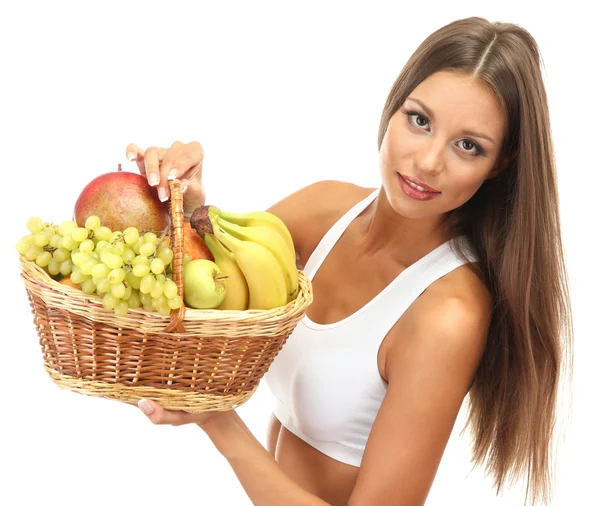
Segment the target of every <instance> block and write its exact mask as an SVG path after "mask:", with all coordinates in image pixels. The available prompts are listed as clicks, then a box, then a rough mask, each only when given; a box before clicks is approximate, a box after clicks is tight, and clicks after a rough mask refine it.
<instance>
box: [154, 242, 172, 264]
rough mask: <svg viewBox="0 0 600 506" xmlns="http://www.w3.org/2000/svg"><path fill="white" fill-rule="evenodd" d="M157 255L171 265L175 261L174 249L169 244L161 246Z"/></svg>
mask: <svg viewBox="0 0 600 506" xmlns="http://www.w3.org/2000/svg"><path fill="white" fill-rule="evenodd" d="M156 256H157V257H158V258H160V259H161V260H162V261H163V263H164V264H165V265H169V264H170V263H171V262H172V261H173V250H172V249H171V248H169V247H168V246H161V247H160V248H158V253H157V254H156Z"/></svg>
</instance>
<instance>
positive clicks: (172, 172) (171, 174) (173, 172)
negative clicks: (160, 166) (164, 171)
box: [168, 169, 177, 180]
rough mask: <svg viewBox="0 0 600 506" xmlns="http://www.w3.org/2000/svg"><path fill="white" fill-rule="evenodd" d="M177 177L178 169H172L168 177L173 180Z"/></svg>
mask: <svg viewBox="0 0 600 506" xmlns="http://www.w3.org/2000/svg"><path fill="white" fill-rule="evenodd" d="M176 177H177V169H171V172H169V176H168V179H169V180H173V179H175V178H176Z"/></svg>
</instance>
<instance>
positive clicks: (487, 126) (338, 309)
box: [127, 18, 572, 506]
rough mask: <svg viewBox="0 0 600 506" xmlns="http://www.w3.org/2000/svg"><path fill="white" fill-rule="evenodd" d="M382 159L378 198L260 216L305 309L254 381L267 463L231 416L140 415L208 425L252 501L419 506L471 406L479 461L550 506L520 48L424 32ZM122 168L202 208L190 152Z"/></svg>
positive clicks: (551, 322)
mask: <svg viewBox="0 0 600 506" xmlns="http://www.w3.org/2000/svg"><path fill="white" fill-rule="evenodd" d="M378 146H379V153H380V173H381V186H380V188H363V187H360V186H356V185H354V184H351V183H348V182H340V181H322V182H318V183H314V184H312V185H309V186H308V187H306V188H303V189H301V190H299V191H297V192H296V193H294V194H292V195H290V196H288V197H287V198H285V199H283V200H282V201H281V202H279V203H277V204H276V205H274V206H273V207H272V208H271V209H269V211H270V212H272V213H274V214H276V215H278V216H279V217H280V218H282V219H283V221H284V222H285V223H286V225H287V226H288V228H289V229H290V232H291V234H292V236H293V238H294V243H295V246H296V250H297V253H298V257H299V265H300V266H301V267H302V268H303V269H304V270H305V272H306V273H307V275H308V276H309V278H310V279H312V282H313V289H314V302H313V304H312V305H311V306H310V308H309V309H308V313H307V315H306V317H305V318H304V319H303V320H302V321H301V322H300V323H299V324H298V326H297V327H296V329H295V330H294V332H293V333H292V335H291V336H290V337H289V340H288V342H287V343H286V345H285V346H284V348H283V349H282V350H281V352H280V354H279V355H278V356H277V357H276V358H275V360H274V362H273V364H272V366H271V368H270V370H269V371H268V373H267V375H266V377H265V379H266V381H267V383H268V385H269V387H270V388H271V390H272V392H273V394H274V396H275V399H276V408H275V413H274V416H273V419H272V423H271V424H270V427H269V437H268V441H269V444H268V449H265V448H263V447H262V445H261V444H260V443H259V442H258V441H257V440H256V439H255V438H254V437H253V435H252V433H251V432H250V431H249V430H248V429H247V427H246V426H245V424H244V423H243V421H242V420H241V419H240V417H239V416H238V415H237V413H236V412H235V411H228V412H218V413H206V414H201V415H194V414H188V413H183V412H172V411H166V410H163V409H162V408H161V407H160V406H159V405H158V404H157V403H156V402H153V401H145V400H142V401H140V408H141V409H142V410H143V411H144V413H146V415H147V416H148V417H149V418H150V420H151V421H152V422H153V423H155V424H171V425H181V424H185V423H196V424H197V425H198V426H199V427H200V428H202V429H203V430H204V431H205V432H206V433H207V435H208V436H209V438H210V439H211V440H212V442H213V443H214V444H215V445H216V447H217V448H218V450H219V451H220V452H221V453H222V454H223V455H224V456H225V457H226V458H227V459H228V461H229V462H230V464H231V466H232V468H233V470H234V471H235V473H236V475H237V476H238V478H239V480H240V482H241V484H242V485H243V487H244V489H245V490H246V492H247V493H248V496H249V497H250V499H251V500H252V502H253V503H254V504H257V505H261V504H289V505H304V504H306V505H309V504H310V505H316V504H324V505H325V504H332V505H352V506H363V505H369V506H371V505H378V506H384V505H404V506H408V505H411V506H415V505H422V504H424V502H425V500H426V497H427V494H428V492H429V490H430V487H431V485H432V482H433V479H434V477H435V474H436V471H437V468H438V465H439V462H440V460H441V457H442V455H443V452H444V449H445V446H446V444H447V441H448V438H449V436H450V433H451V431H452V427H453V425H454V422H455V419H456V416H457V414H458V412H459V409H460V407H461V404H462V402H463V400H464V399H465V397H466V396H467V395H468V401H469V409H470V411H469V419H468V423H469V425H470V427H471V429H472V431H473V437H474V455H473V457H474V462H475V463H476V464H478V465H484V464H485V466H486V469H487V470H488V471H490V472H491V473H492V475H493V476H494V478H495V484H496V487H497V491H499V490H500V488H501V487H502V485H503V484H505V483H506V482H508V481H509V479H511V478H513V477H523V478H524V479H525V480H526V483H527V485H528V490H527V492H528V494H527V498H529V499H530V500H531V501H532V502H543V503H545V502H547V501H548V500H549V497H550V491H551V487H550V485H551V477H552V472H551V470H552V466H551V460H552V459H551V457H552V452H551V442H552V436H553V428H554V425H555V421H556V406H557V397H558V386H559V382H560V380H561V379H562V377H563V376H564V373H563V371H564V370H565V366H568V365H569V364H570V361H571V341H572V322H571V310H570V303H569V294H568V281H567V276H566V272H565V263H564V259H563V249H562V243H561V230H560V220H559V206H558V192H557V184H556V169H555V162H554V153H553V145H552V139H551V137H550V121H549V113H548V105H547V100H546V93H545V89H544V84H543V78H542V74H541V71H540V55H539V50H538V47H537V45H536V42H535V41H534V39H533V38H532V36H531V35H530V34H529V33H528V32H527V31H526V30H524V29H523V28H521V27H519V26H516V25H514V24H509V23H490V22H488V21H487V20H485V19H482V18H469V19H462V20H458V21H456V22H453V23H450V24H449V25H447V26H445V27H443V28H441V29H439V30H437V31H436V32H435V33H433V34H432V35H431V36H429V37H428V38H427V39H426V40H425V41H424V42H423V43H422V44H421V46H420V47H419V48H418V49H417V51H416V52H415V53H414V54H413V55H412V57H411V58H410V60H409V61H408V63H407V64H406V66H405V67H404V69H403V70H402V72H401V73H400V75H399V76H398V78H397V80H396V82H395V83H394V85H393V86H392V89H391V91H390V94H389V96H388V99H387V102H386V104H385V107H384V110H383V114H382V118H381V125H380V129H379V138H378ZM127 154H128V156H129V157H130V159H135V160H136V161H137V163H138V166H139V168H140V170H141V171H142V172H143V173H145V174H146V175H147V177H148V181H149V184H150V185H153V186H156V187H157V190H158V193H159V195H160V196H161V198H162V199H163V200H164V199H167V198H168V184H167V182H168V179H169V178H172V177H177V178H180V179H181V180H182V181H183V184H184V189H185V193H184V196H185V207H186V209H187V210H188V211H191V210H193V209H194V208H195V207H197V206H199V205H201V204H203V203H204V201H205V195H204V191H203V189H202V184H201V174H202V159H203V150H202V147H201V145H200V144H199V143H197V142H191V143H189V144H183V143H180V142H175V143H174V144H173V145H172V146H171V147H170V148H168V149H166V148H157V147H153V148H149V149H146V150H145V151H144V150H142V149H140V148H138V147H137V146H135V145H133V144H130V145H129V146H128V147H127ZM452 502H453V501H452Z"/></svg>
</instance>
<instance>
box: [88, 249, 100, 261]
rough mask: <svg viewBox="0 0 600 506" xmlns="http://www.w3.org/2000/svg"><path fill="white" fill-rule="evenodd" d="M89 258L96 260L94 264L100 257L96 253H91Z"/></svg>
mask: <svg viewBox="0 0 600 506" xmlns="http://www.w3.org/2000/svg"><path fill="white" fill-rule="evenodd" d="M90 258H93V259H94V260H96V263H97V262H99V261H100V255H99V254H98V252H97V251H92V252H91V253H90Z"/></svg>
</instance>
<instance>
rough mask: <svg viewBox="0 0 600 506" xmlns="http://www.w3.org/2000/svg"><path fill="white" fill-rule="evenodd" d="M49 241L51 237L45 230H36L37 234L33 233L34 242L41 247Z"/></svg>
mask: <svg viewBox="0 0 600 506" xmlns="http://www.w3.org/2000/svg"><path fill="white" fill-rule="evenodd" d="M49 243H50V237H49V236H48V234H45V233H44V232H36V233H35V234H33V244H35V245H36V246H40V247H41V248H43V247H44V246H47V245H48V244H49Z"/></svg>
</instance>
